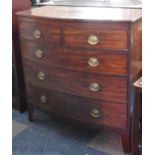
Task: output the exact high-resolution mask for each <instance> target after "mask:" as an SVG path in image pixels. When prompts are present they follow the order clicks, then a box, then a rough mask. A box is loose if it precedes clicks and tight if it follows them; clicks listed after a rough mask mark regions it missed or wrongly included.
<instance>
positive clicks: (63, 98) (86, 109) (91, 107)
mask: <svg viewBox="0 0 155 155" xmlns="http://www.w3.org/2000/svg"><path fill="white" fill-rule="evenodd" d="M27 94H28V100H29V101H30V102H31V103H32V104H34V105H36V106H38V107H39V108H41V109H44V110H48V111H50V112H55V113H58V114H61V115H63V116H66V117H69V118H72V119H76V120H81V121H85V122H89V123H94V124H98V125H106V126H112V127H118V128H126V126H127V105H126V104H115V103H113V102H100V101H96V100H89V99H85V98H80V97H77V96H73V95H67V94H64V93H58V92H55V91H52V90H48V89H44V88H41V87H32V86H30V85H28V86H27Z"/></svg>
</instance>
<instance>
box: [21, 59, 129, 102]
mask: <svg viewBox="0 0 155 155" xmlns="http://www.w3.org/2000/svg"><path fill="white" fill-rule="evenodd" d="M23 64H24V73H25V81H26V83H31V84H33V85H35V86H37V85H39V86H42V87H45V88H51V89H53V90H57V91H60V92H65V93H68V94H74V95H78V96H83V97H88V98H93V99H99V100H107V101H117V102H122V103H126V101H127V78H126V77H117V76H102V75H100V74H93V73H91V74H89V73H87V72H77V71H71V70H67V69H61V68H55V67H51V66H48V65H43V64H39V63H36V62H33V61H29V60H26V59H24V60H23Z"/></svg>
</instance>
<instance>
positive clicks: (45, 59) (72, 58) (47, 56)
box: [21, 41, 127, 75]
mask: <svg viewBox="0 0 155 155" xmlns="http://www.w3.org/2000/svg"><path fill="white" fill-rule="evenodd" d="M21 49H22V55H23V57H24V58H27V59H30V60H33V61H36V62H39V63H43V64H49V65H52V66H58V67H62V68H66V69H71V70H77V71H88V72H94V73H101V74H102V73H105V74H118V75H126V74H127V54H126V53H124V52H123V53H118V52H109V51H104V52H102V51H94V50H81V49H70V48H52V47H46V46H45V45H40V44H37V43H33V42H30V41H21Z"/></svg>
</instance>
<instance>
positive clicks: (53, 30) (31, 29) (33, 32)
mask: <svg viewBox="0 0 155 155" xmlns="http://www.w3.org/2000/svg"><path fill="white" fill-rule="evenodd" d="M19 31H20V38H23V39H28V40H34V41H38V42H42V43H50V44H51V45H60V44H61V30H60V28H59V27H56V26H55V25H52V24H51V23H50V22H47V21H46V22H44V23H43V22H42V23H38V22H37V21H35V22H34V23H33V22H25V21H23V22H20V23H19Z"/></svg>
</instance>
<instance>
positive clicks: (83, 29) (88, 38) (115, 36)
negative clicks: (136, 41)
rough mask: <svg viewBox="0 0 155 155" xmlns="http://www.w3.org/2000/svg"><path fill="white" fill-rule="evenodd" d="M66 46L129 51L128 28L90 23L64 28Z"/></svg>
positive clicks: (118, 25)
mask: <svg viewBox="0 0 155 155" xmlns="http://www.w3.org/2000/svg"><path fill="white" fill-rule="evenodd" d="M64 45H66V46H78V47H90V48H102V49H104V48H108V49H124V50H127V49H128V47H127V26H126V25H123V24H122V25H121V24H112V23H111V24H104V23H102V24H100V23H96V24H94V23H90V24H89V25H88V23H87V24H81V25H80V24H79V25H77V26H74V25H73V26H70V27H69V26H68V27H67V26H66V27H64Z"/></svg>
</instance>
